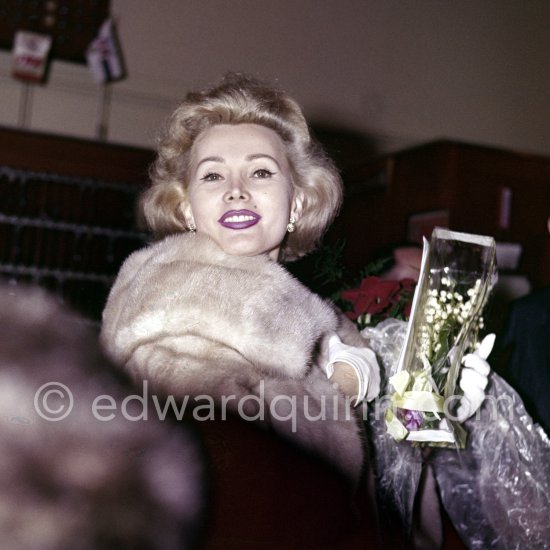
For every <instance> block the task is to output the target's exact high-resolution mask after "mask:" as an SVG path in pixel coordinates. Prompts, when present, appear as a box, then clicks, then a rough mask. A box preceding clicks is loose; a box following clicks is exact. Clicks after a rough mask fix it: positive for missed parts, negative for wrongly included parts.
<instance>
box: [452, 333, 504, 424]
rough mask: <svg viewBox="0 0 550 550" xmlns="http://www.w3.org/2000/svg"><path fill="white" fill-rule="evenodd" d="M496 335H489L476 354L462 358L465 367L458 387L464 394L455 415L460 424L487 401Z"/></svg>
mask: <svg viewBox="0 0 550 550" xmlns="http://www.w3.org/2000/svg"><path fill="white" fill-rule="evenodd" d="M494 343H495V335H494V334H488V335H487V336H485V338H484V339H483V341H482V342H481V344H480V346H479V348H478V349H477V350H476V351H475V352H474V353H469V354H468V355H465V356H464V357H463V358H462V364H463V365H464V366H463V368H462V369H461V372H460V379H459V382H458V385H459V386H460V388H461V389H462V391H463V392H464V395H463V396H462V397H461V398H460V404H459V405H458V408H457V410H456V413H455V418H456V420H457V421H458V422H464V420H466V419H467V418H470V416H472V415H473V414H474V413H475V412H476V411H477V410H478V409H479V407H481V404H482V403H483V400H484V399H485V388H486V387H487V382H488V381H489V379H488V377H489V373H490V372H491V366H490V365H489V363H488V362H487V357H489V354H490V353H491V350H492V349H493V345H494Z"/></svg>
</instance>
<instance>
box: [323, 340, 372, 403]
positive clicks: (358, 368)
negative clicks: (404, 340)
mask: <svg viewBox="0 0 550 550" xmlns="http://www.w3.org/2000/svg"><path fill="white" fill-rule="evenodd" d="M328 355H329V360H328V363H327V365H326V367H325V372H326V374H327V377H328V378H329V379H330V378H331V376H332V375H333V374H334V363H347V364H348V365H350V366H351V367H352V368H353V370H354V371H355V374H356V376H357V382H358V387H359V389H358V391H357V400H356V402H355V405H358V404H359V403H360V402H361V401H362V400H363V399H365V396H366V399H367V401H372V400H373V399H374V398H375V397H376V396H377V395H378V394H379V393H380V366H379V365H378V361H377V360H376V355H375V354H374V352H373V351H372V350H370V349H369V348H356V347H353V346H348V345H347V344H344V343H343V342H342V341H341V340H340V338H339V337H338V336H337V335H336V334H334V335H333V336H331V337H330V339H329V343H328Z"/></svg>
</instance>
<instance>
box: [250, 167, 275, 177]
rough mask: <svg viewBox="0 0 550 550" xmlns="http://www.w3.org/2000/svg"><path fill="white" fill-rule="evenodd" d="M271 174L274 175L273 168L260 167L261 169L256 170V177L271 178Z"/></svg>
mask: <svg viewBox="0 0 550 550" xmlns="http://www.w3.org/2000/svg"><path fill="white" fill-rule="evenodd" d="M271 176H273V172H272V171H271V170H267V169H266V168H260V169H259V170H255V171H254V177H255V178H260V179H265V178H270V177H271Z"/></svg>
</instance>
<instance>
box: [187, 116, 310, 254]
mask: <svg viewBox="0 0 550 550" xmlns="http://www.w3.org/2000/svg"><path fill="white" fill-rule="evenodd" d="M188 191H189V207H188V208H187V210H186V212H185V218H186V221H187V223H188V224H190V223H191V224H194V225H195V226H196V228H197V233H204V234H206V235H208V236H210V237H211V238H212V239H213V240H214V241H215V242H216V243H217V244H218V245H219V246H220V247H221V248H222V249H223V250H224V251H225V252H227V253H228V254H234V255H237V256H257V255H258V254H267V255H268V256H269V257H270V258H271V259H272V260H277V258H278V255H279V249H280V247H281V243H282V241H283V239H284V238H285V235H286V230H287V224H288V221H289V218H290V216H291V215H292V216H293V217H294V218H295V219H296V220H298V218H299V216H300V213H301V207H302V196H301V194H300V193H299V192H297V191H295V189H294V185H293V182H292V175H291V171H290V166H289V163H288V160H287V156H286V150H285V146H284V143H283V141H282V140H281V138H280V137H279V135H278V134H277V133H276V132H275V131H273V130H271V129H270V128H267V127H265V126H260V125H258V124H237V125H229V124H220V125H217V126H213V127H211V128H209V129H208V130H205V131H204V132H203V133H202V134H200V135H199V137H198V138H197V139H196V141H195V143H194V144H193V148H192V149H191V158H190V169H189V187H188Z"/></svg>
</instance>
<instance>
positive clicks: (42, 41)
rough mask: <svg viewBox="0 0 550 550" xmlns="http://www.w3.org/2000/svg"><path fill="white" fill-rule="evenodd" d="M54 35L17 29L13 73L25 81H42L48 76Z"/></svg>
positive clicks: (15, 76)
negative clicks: (47, 71)
mask: <svg viewBox="0 0 550 550" xmlns="http://www.w3.org/2000/svg"><path fill="white" fill-rule="evenodd" d="M51 46H52V37H51V36H49V35H47V34H38V33H35V32H28V31H17V32H16V33H15V39H14V42H13V69H12V75H13V76H14V78H17V79H18V80H23V81H25V82H42V81H43V80H44V78H45V76H46V67H47V64H48V55H49V53H50V48H51Z"/></svg>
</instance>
